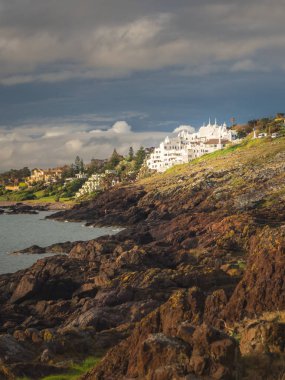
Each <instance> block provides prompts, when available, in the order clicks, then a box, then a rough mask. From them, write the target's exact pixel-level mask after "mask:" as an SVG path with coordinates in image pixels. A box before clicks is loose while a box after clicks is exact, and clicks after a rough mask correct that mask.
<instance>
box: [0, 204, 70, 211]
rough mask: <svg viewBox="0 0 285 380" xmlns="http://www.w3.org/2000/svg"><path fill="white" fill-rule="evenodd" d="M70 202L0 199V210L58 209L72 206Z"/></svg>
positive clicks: (66, 208)
mask: <svg viewBox="0 0 285 380" xmlns="http://www.w3.org/2000/svg"><path fill="white" fill-rule="evenodd" d="M72 206H73V205H72V204H69V203H63V202H53V203H50V202H38V203H37V202H34V201H32V202H31V201H21V202H13V201H0V210H2V211H1V212H5V211H6V210H11V212H13V213H30V212H31V211H36V212H37V211H59V210H68V209H70V208H72Z"/></svg>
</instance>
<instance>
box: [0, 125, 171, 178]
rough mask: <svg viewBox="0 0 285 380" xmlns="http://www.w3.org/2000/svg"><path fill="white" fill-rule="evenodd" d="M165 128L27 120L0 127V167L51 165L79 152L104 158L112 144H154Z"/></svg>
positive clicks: (124, 146)
mask: <svg viewBox="0 0 285 380" xmlns="http://www.w3.org/2000/svg"><path fill="white" fill-rule="evenodd" d="M166 135H167V133H166V132H156V131H153V132H152V133H151V134H150V133H148V132H134V131H132V128H131V126H130V125H129V124H128V123H127V122H126V121H117V122H116V123H114V124H113V125H112V126H110V127H106V129H105V130H103V129H94V128H93V127H92V126H91V125H90V124H78V123H73V124H65V123H62V124H58V123H56V124H52V123H49V124H43V123H42V124H40V125H33V124H26V125H21V126H18V127H14V128H12V129H11V128H9V129H8V128H5V127H3V126H2V127H1V128H0V164H1V166H0V168H1V170H2V171H3V170H7V169H10V168H20V167H23V166H28V167H30V168H33V167H38V166H39V167H54V166H57V165H64V164H66V163H71V162H73V161H74V159H75V157H76V156H77V155H79V156H80V157H83V159H84V160H85V161H86V162H88V161H90V160H91V158H107V157H109V156H110V155H111V153H112V151H113V149H114V148H116V149H117V150H118V152H119V153H121V154H127V152H128V150H129V147H130V146H133V148H134V149H135V150H137V149H139V147H140V146H141V145H143V146H145V147H147V146H156V145H158V143H159V142H160V141H161V140H163V139H164V138H165V137H166Z"/></svg>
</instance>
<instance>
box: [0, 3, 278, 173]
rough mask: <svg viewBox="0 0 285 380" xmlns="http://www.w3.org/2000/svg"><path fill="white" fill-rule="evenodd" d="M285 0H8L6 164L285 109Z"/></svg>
mask: <svg viewBox="0 0 285 380" xmlns="http://www.w3.org/2000/svg"><path fill="white" fill-rule="evenodd" d="M284 14H285V0H270V1H269V0H248V1H244V0H235V1H231V0H220V1H215V0H175V1H173V0H143V1H142V0H80V1H78V0H48V1H46V0H0V170H6V169H9V168H11V167H13V168H20V167H23V166H29V167H31V168H32V167H36V166H39V167H51V166H57V165H63V164H65V163H70V162H73V161H74V158H75V156H76V155H80V156H81V157H83V158H84V160H85V161H88V160H90V159H91V158H106V157H108V156H109V155H110V154H111V152H112V150H113V149H114V147H116V148H117V150H118V151H119V152H120V153H122V154H125V153H127V151H128V148H129V146H130V145H132V146H133V147H134V148H135V149H138V148H139V146H140V145H144V146H155V145H157V144H158V143H159V141H161V140H162V139H163V138H164V137H165V136H166V135H169V134H171V133H172V132H173V131H174V130H175V128H177V127H179V126H180V125H189V126H192V127H193V128H195V129H197V128H199V126H200V125H202V123H203V122H207V121H208V119H209V117H211V118H212V120H214V118H217V119H218V122H220V123H223V122H224V121H225V122H226V123H227V124H230V119H231V117H235V119H236V121H237V122H238V123H243V122H246V121H248V120H251V119H254V118H257V117H263V116H271V115H274V114H275V113H277V112H284V111H285V106H284V88H285V76H284V71H285V59H284V58H285V22H284Z"/></svg>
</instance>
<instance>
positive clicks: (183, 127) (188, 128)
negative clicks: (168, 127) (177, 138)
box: [172, 125, 195, 133]
mask: <svg viewBox="0 0 285 380" xmlns="http://www.w3.org/2000/svg"><path fill="white" fill-rule="evenodd" d="M181 131H188V132H190V133H193V132H195V128H194V127H191V125H180V126H179V127H177V128H175V129H174V131H173V132H172V133H179V132H181Z"/></svg>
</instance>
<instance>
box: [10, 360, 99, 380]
mask: <svg viewBox="0 0 285 380" xmlns="http://www.w3.org/2000/svg"><path fill="white" fill-rule="evenodd" d="M99 361H100V358H95V357H89V358H87V359H85V360H84V361H83V362H82V363H81V364H73V365H72V366H71V367H70V369H69V371H68V372H67V373H66V374H61V375H50V376H46V377H43V378H42V379H41V380H77V379H78V378H79V376H81V375H84V374H85V373H86V372H87V371H89V370H90V369H92V368H94V367H95V366H96V365H97V364H98V363H99ZM17 380H30V379H29V378H28V377H24V378H18V379H17Z"/></svg>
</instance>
